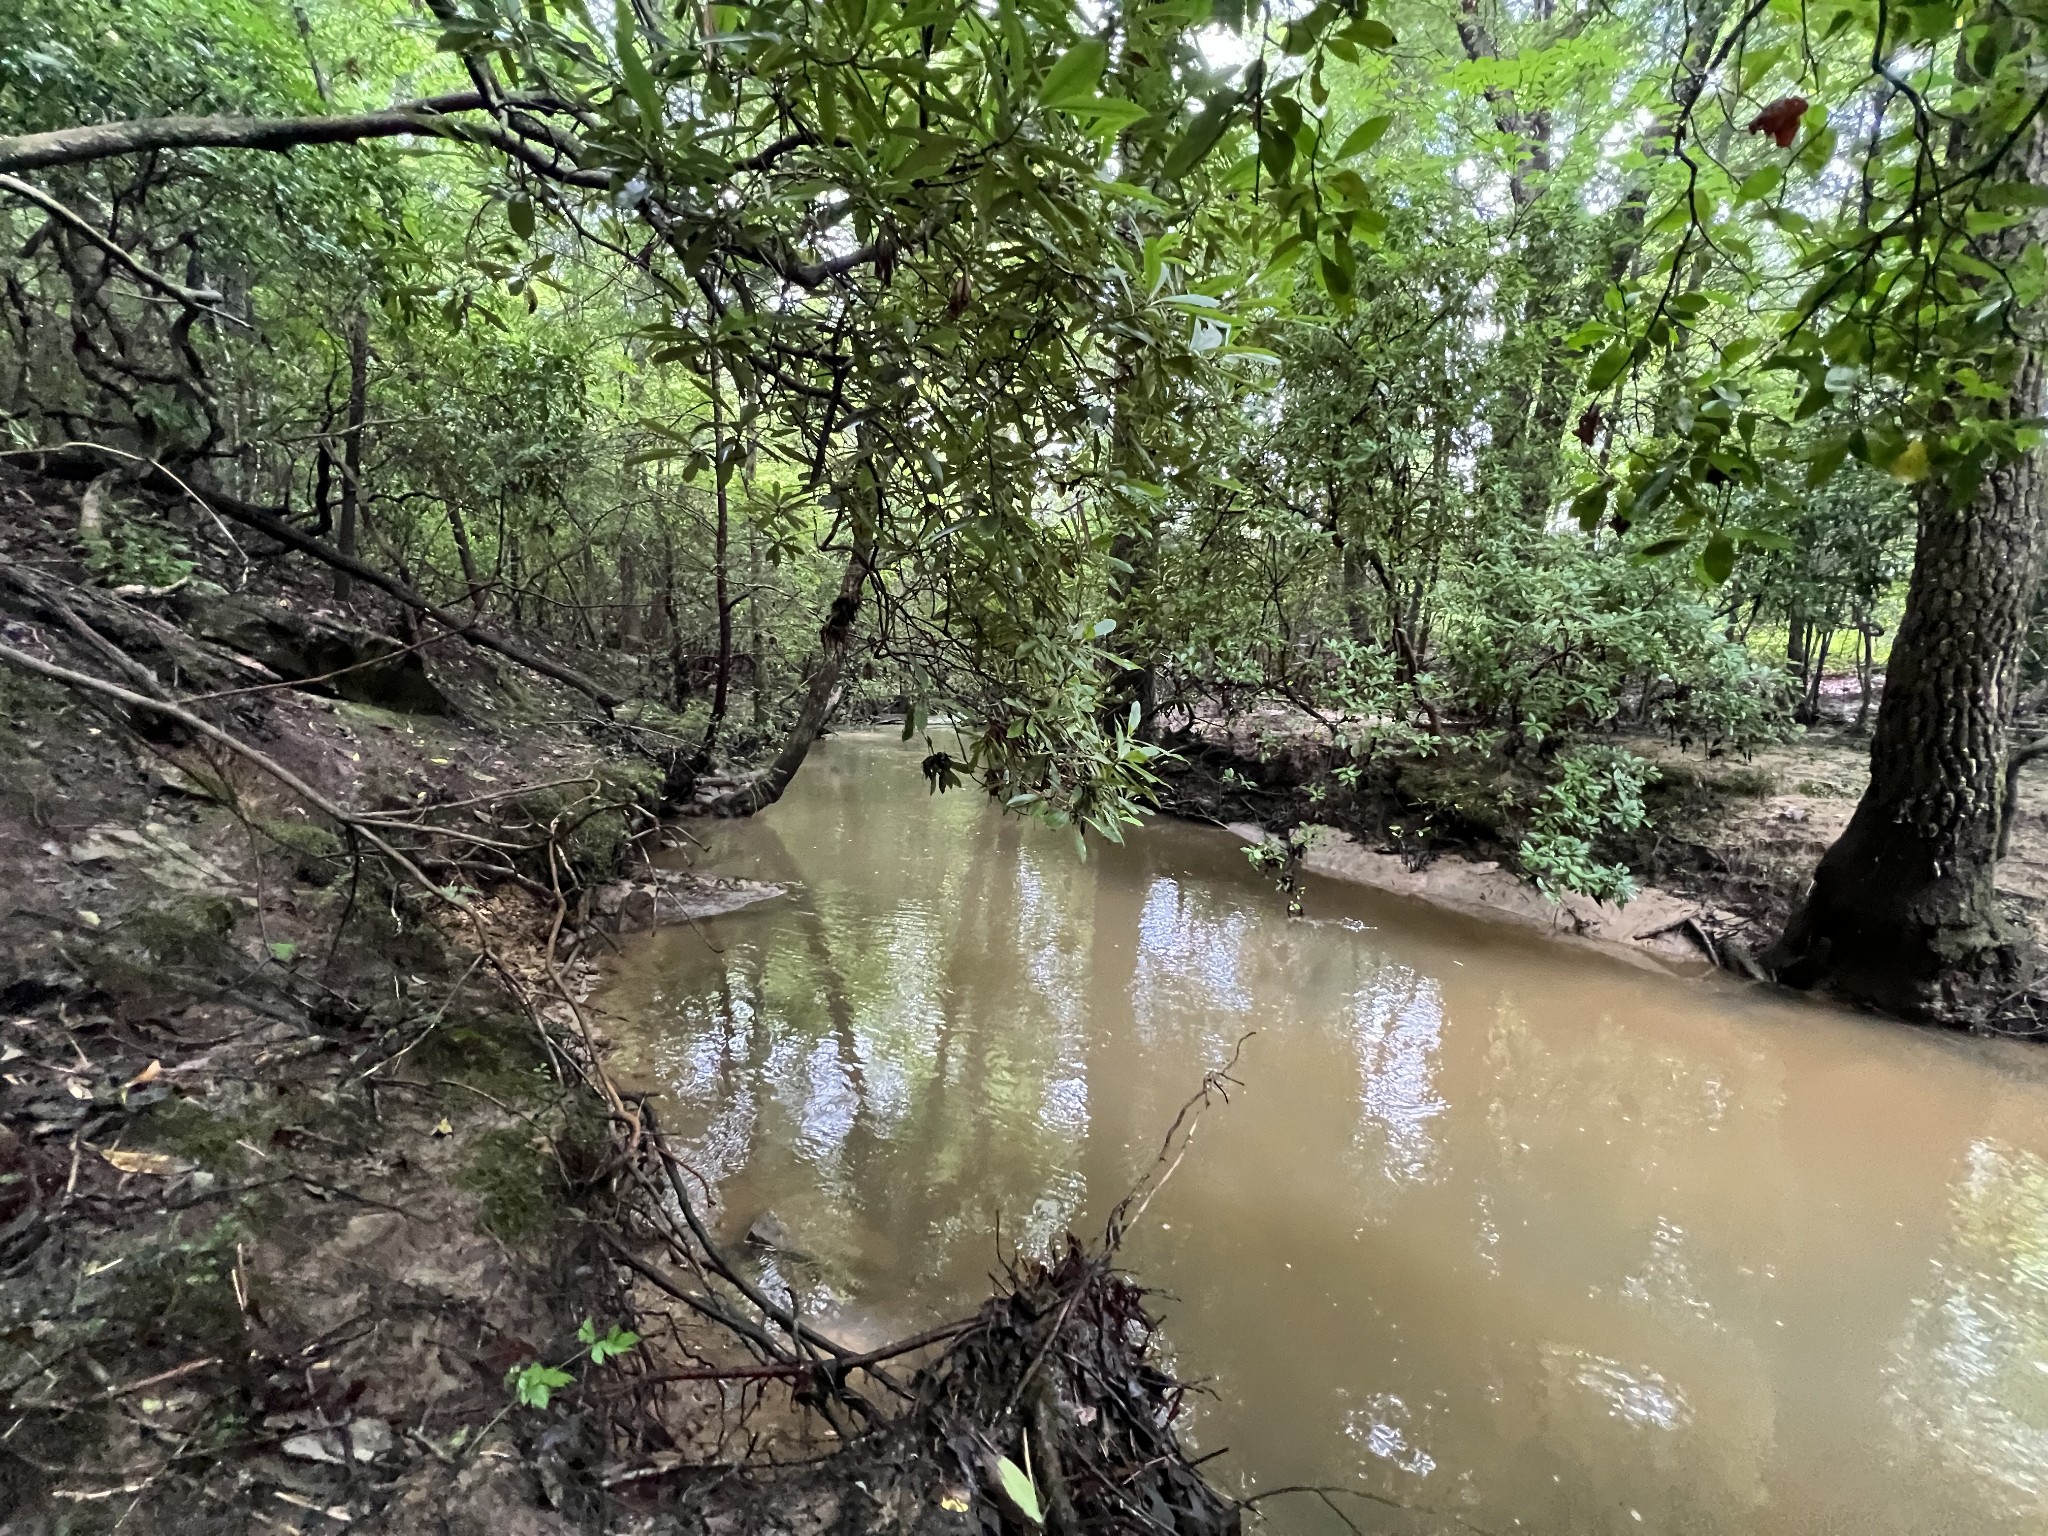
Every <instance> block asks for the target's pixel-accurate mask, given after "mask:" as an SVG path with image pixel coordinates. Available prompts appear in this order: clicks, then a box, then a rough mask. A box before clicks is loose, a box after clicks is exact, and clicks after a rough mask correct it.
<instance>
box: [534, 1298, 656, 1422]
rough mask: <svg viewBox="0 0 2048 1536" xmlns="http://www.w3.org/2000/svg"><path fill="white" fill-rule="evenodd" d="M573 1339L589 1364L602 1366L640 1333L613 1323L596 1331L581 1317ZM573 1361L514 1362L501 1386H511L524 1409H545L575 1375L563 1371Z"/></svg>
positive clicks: (638, 1339) (631, 1346) (630, 1345)
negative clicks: (586, 1357)
mask: <svg viewBox="0 0 2048 1536" xmlns="http://www.w3.org/2000/svg"><path fill="white" fill-rule="evenodd" d="M576 1338H577V1342H579V1343H580V1344H582V1346H583V1350H582V1353H583V1354H585V1355H588V1356H589V1357H590V1363H591V1364H592V1365H603V1364H604V1363H605V1362H606V1361H607V1360H616V1359H617V1358H618V1357H619V1356H620V1355H623V1354H624V1353H626V1351H627V1350H629V1349H632V1348H633V1347H634V1346H635V1345H637V1344H638V1343H639V1342H640V1335H639V1334H637V1333H635V1332H633V1330H632V1329H630V1328H620V1327H617V1326H616V1325H615V1326H613V1327H612V1328H610V1329H608V1330H607V1331H606V1332H605V1333H603V1334H599V1333H598V1331H597V1323H596V1322H595V1321H594V1320H593V1319H591V1318H587V1317H586V1318H585V1319H583V1326H582V1327H580V1328H578V1329H577V1330H576ZM573 1364H575V1358H574V1357H572V1358H571V1359H569V1360H567V1361H565V1362H563V1364H562V1365H559V1366H556V1365H549V1364H547V1363H546V1362H545V1361H541V1360H529V1361H527V1362H526V1363H525V1364H524V1365H515V1366H513V1367H512V1369H511V1370H509V1371H507V1372H506V1373H505V1385H506V1386H508V1387H510V1388H511V1389H512V1395H513V1396H514V1397H516V1398H518V1399H519V1402H520V1403H521V1405H522V1406H524V1407H527V1408H545V1407H547V1405H548V1401H549V1399H550V1398H551V1397H553V1396H554V1394H555V1393H557V1392H559V1391H561V1390H562V1388H564V1387H566V1386H568V1385H569V1384H570V1383H571V1382H573V1381H574V1380H575V1379H576V1378H575V1377H574V1376H573V1375H571V1374H570V1372H569V1371H568V1370H567V1368H566V1367H567V1366H569V1365H573Z"/></svg>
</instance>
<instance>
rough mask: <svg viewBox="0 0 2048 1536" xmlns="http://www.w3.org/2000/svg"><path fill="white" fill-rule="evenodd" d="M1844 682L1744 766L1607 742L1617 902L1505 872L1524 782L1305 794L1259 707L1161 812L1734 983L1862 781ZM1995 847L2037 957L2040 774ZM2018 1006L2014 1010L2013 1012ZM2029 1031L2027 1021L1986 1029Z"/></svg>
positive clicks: (1209, 743) (1319, 754)
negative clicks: (1627, 781)
mask: <svg viewBox="0 0 2048 1536" xmlns="http://www.w3.org/2000/svg"><path fill="white" fill-rule="evenodd" d="M1852 688H1853V680H1845V683H1844V686H1842V687H1837V688H1834V689H1831V690H1830V691H1829V692H1828V693H1827V694H1825V695H1824V708H1823V714H1822V718H1821V719H1820V720H1819V721H1818V722H1817V723H1815V724H1814V725H1812V726H1808V727H1804V728H1800V729H1798V730H1796V731H1795V732H1794V733H1793V734H1791V735H1790V736H1789V737H1788V738H1787V739H1785V740H1783V741H1780V742H1777V743H1773V744H1771V745H1769V746H1765V747H1760V748H1758V749H1756V750H1755V751H1753V752H1750V753H1748V754H1746V755H1734V754H1710V753H1708V752H1705V751H1702V750H1701V749H1699V748H1697V747H1692V748H1684V747H1681V746H1680V745H1679V744H1677V743H1675V742H1671V741H1668V740H1665V739H1663V738H1660V737H1652V736H1621V737H1616V738H1613V743H1614V744H1615V745H1617V746H1622V747H1626V748H1628V749H1630V750H1631V751H1633V752H1635V753H1637V754H1639V755H1640V756H1643V757H1645V758H1648V759H1649V760H1650V761H1652V762H1653V763H1655V764H1656V765H1657V767H1658V770H1659V776H1658V779H1657V781H1656V782H1655V783H1654V784H1653V785H1652V786H1651V787H1650V790H1649V791H1648V792H1647V793H1646V795H1645V801H1646V804H1647V805H1648V807H1649V809H1650V812H1651V821H1650V824H1649V826H1647V827H1646V828H1645V829H1644V830H1643V832H1642V833H1641V834H1639V835H1638V836H1636V837H1634V838H1631V839H1629V840H1628V841H1627V842H1625V843H1623V844H1620V845H1618V846H1616V847H1613V848H1610V849H1606V850H1603V851H1604V852H1606V853H1607V854H1608V855H1610V856H1613V857H1617V858H1620V859H1622V860H1624V861H1625V862H1627V863H1628V864H1629V866H1630V867H1631V869H1633V870H1634V871H1635V873H1636V875H1637V878H1638V881H1639V884H1640V891H1639V894H1638V895H1637V897H1636V898H1635V899H1634V900H1633V901H1631V902H1629V903H1628V904H1627V905H1626V906H1615V905H1613V904H1611V903H1607V902H1600V901H1595V900H1593V899H1591V898H1590V897H1585V896H1578V895H1570V894H1567V895H1564V896H1562V897H1561V898H1558V899H1552V898H1551V897H1549V896H1547V895H1545V894H1544V893H1542V892H1541V891H1538V890H1537V889H1536V888H1535V887H1534V886H1533V885H1532V884H1531V883H1530V882H1529V881H1528V880H1527V879H1525V878H1524V877H1523V876H1522V875H1521V874H1520V873H1518V871H1517V868H1516V865H1515V860H1514V852H1513V843H1512V836H1511V831H1510V828H1511V825H1512V819H1513V816H1514V814H1515V811H1516V809H1517V807H1518V806H1525V805H1526V804H1527V803H1528V800H1529V798H1530V794H1531V790H1532V787H1533V785H1534V783H1535V781H1534V780H1533V779H1532V778H1531V777H1530V776H1529V775H1527V774H1517V773H1515V772H1513V771H1511V770H1503V769H1502V768H1501V767H1500V765H1498V764H1497V763H1491V762H1485V761H1473V760H1467V759H1461V758H1459V757H1458V756H1457V755H1456V754H1449V755H1444V756H1439V757H1437V758H1435V759H1432V760H1429V761H1421V760H1411V761H1407V762H1401V763H1396V764H1394V765H1392V766H1391V767H1390V768H1389V769H1388V771H1386V772H1385V773H1383V774H1382V775H1381V776H1380V779H1379V781H1378V782H1377V783H1372V784H1368V785H1367V786H1365V787H1364V788H1362V789H1361V790H1360V791H1359V792H1358V793H1356V794H1344V793H1341V792H1336V793H1332V792H1331V791H1330V787H1329V785H1328V784H1327V782H1325V784H1324V789H1323V791H1322V792H1320V793H1317V792H1315V791H1313V790H1312V788H1311V786H1313V785H1315V783H1316V782H1317V780H1318V779H1319V778H1322V777H1323V770H1324V768H1325V767H1326V764H1325V761H1324V758H1325V753H1324V750H1323V748H1322V747H1321V746H1320V745H1319V741H1320V739H1321V732H1320V731H1319V729H1318V727H1317V726H1316V724H1315V722H1313V721H1311V720H1308V719H1306V718H1304V717H1302V716H1300V715H1298V714H1296V713H1294V712H1292V711H1289V710H1286V709H1281V708H1270V707H1269V708H1266V709H1262V710H1259V711H1255V712H1250V713H1248V714H1246V715H1244V716H1241V717H1239V718H1237V719H1234V720H1231V721H1228V722H1223V721H1205V722H1202V723H1201V724H1200V725H1199V726H1198V727H1197V728H1196V729H1195V730H1194V731H1192V732H1188V733H1185V734H1183V735H1182V736H1181V737H1179V738H1177V739H1175V740H1174V741H1172V742H1171V743H1170V744H1171V745H1173V746H1174V747H1175V749H1176V751H1177V752H1178V754H1179V758H1180V761H1178V762H1175V763H1172V764H1170V765H1169V769H1168V773H1167V780H1168V785H1169V790H1168V795H1167V804H1168V805H1169V807H1170V808H1172V809H1174V810H1176V811H1178V812H1180V813H1181V814H1185V815H1192V816H1196V817H1199V818H1202V819H1206V820H1213V821H1218V822H1221V823H1223V824H1224V825H1226V826H1228V827H1230V828H1231V829H1232V830H1233V831H1235V832H1236V833H1237V834H1238V835H1239V836H1242V837H1244V838H1246V839H1247V840H1257V839H1259V838H1262V837H1265V836H1267V835H1269V834H1270V833H1271V832H1273V831H1275V830H1278V831H1283V832H1284V831H1286V830H1289V829H1291V828H1293V827H1296V826H1308V827H1312V828H1314V829H1315V830H1314V832H1313V833H1312V835H1311V839H1310V842H1309V845H1308V849H1307V851H1306V853H1305V854H1304V855H1303V857H1302V860H1301V868H1302V871H1303V872H1304V873H1305V874H1306V875H1308V876H1309V877H1311V878H1315V877H1321V878H1324V879H1338V880H1346V881H1352V882H1355V883H1359V884H1363V885H1369V886H1372V887H1375V888H1377V889H1380V890H1385V891H1389V892H1392V893H1395V894H1398V895H1402V896H1406V897H1410V898H1412V899H1416V900H1420V901H1425V902H1428V903H1431V904H1433V905H1438V906H1443V907H1447V908H1452V909H1455V910H1461V911H1466V912H1473V913H1479V914H1482V915H1486V916H1490V917H1496V918H1500V919H1503V920H1506V921H1509V922H1513V923H1517V924H1519V925H1522V926H1527V927H1532V928H1536V929H1540V930H1542V931H1544V932H1546V933H1548V934H1550V935H1552V936H1554V937H1557V938H1560V939H1563V940H1567V941H1570V942H1575V943H1582V944H1587V945H1591V946H1593V947H1596V948H1599V949H1602V950H1604V951H1606V952H1608V953H1610V954H1614V955H1618V956H1620V957H1622V958H1625V959H1631V960H1636V961H1639V962H1641V963H1646V964H1655V965H1658V966H1661V967H1664V968H1668V969H1674V970H1678V971H1681V972H1697V971H1704V970H1706V969H1708V968H1710V967H1714V966H1723V967H1726V968H1729V969H1732V970H1736V971H1738V972H1746V971H1748V970H1749V969H1750V968H1751V966H1752V965H1753V963H1754V960H1755V957H1756V956H1757V955H1759V954H1761V953H1762V952H1763V951H1764V950H1765V949H1766V948H1768V946H1769V945H1770V943H1771V942H1772V941H1773V939H1775V937H1776V936H1777V934H1778V933H1779V931H1780V930H1781V929H1782V928H1783V926H1784V923H1785V921H1786V920H1787V918H1788V917H1789V916H1790V915H1791V912H1792V910H1793V908H1794V906H1795V905H1796V904H1797V903H1798V901H1799V899H1800V898H1801V897H1802V896H1803V894H1804V893H1805V889H1806V885H1807V882H1808V881H1809V880H1810V879H1811V878H1812V874H1813V870H1814V867H1815V865H1816V864H1818V863H1819V861H1820V857H1821V855H1822V854H1823V853H1825V852H1826V851H1827V848H1828V847H1829V845H1830V844H1831V843H1833V841H1834V840H1835V838H1836V837H1837V836H1839V835H1840V833H1841V831H1842V829H1843V828H1844V827H1845V826H1846V825H1847V824H1848V821H1849V817H1850V815H1851V814H1852V813H1853V812H1854V811H1855V808H1856V803H1857V801H1858V799H1859V798H1860V797H1861V795H1862V793H1863V787H1864V785H1865V783H1866V782H1867V781H1868V778H1869V773H1870V744H1869V737H1868V735H1867V734H1865V733H1864V732H1861V731H1858V730H1856V729H1855V728H1854V718H1855V714H1856V709H1855V704H1856V700H1855V698H1854V695H1853V692H1852V691H1851V689H1852ZM2018 793H2019V806H2018V809H2017V814H2016V818H2015V820H2014V824H2013V833H2012V844H2011V851H2010V853H2009V855H2008V857H2007V858H2006V859H2004V860H2003V861H2001V863H2000V865H1999V870H1998V890H1999V894H2000V896H2001V898H2002V900H2003V902H2004V904H2005V908H2006V911H2007V913H2008V915H2009V916H2010V917H2011V918H2012V919H2013V920H2014V921H2015V922H2016V923H2018V924H2020V925H2021V926H2022V928H2023V930H2024V931H2025V932H2026V933H2027V934H2028V935H2030V936H2031V939H2032V941H2033V943H2034V946H2035V948H2036V950H2037V952H2039V953H2041V954H2044V955H2048V771H2039V770H2037V771H2033V772H2024V773H2022V775H2021V777H2020V781H2019V789H2018ZM2021 1001H2023V1000H2015V1002H2016V1004H2017V1003H2019V1002H2021ZM1987 1022H1988V1023H1989V1024H1990V1025H1991V1026H1992V1027H1996V1028H1998V1029H1999V1031H2000V1032H2019V1033H2033V1032H2034V1025H2033V1022H2032V1018H2031V1013H2030V1012H2029V1011H2028V1010H2026V1009H2016V1012H2015V1016H2014V1017H2013V1018H2012V1019H2008V1020H2004V1021H2002V1022H2000V1021H1987Z"/></svg>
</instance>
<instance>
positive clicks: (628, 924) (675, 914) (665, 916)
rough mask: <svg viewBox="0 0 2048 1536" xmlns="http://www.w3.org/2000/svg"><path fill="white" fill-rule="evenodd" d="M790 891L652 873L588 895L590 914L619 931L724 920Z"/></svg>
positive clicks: (755, 883) (669, 872)
mask: <svg viewBox="0 0 2048 1536" xmlns="http://www.w3.org/2000/svg"><path fill="white" fill-rule="evenodd" d="M787 890H788V887H786V886H781V885H775V884H773V883H771V882H769V881H766V880H733V879H723V878H713V877H710V876H705V875H692V874H684V873H679V872H677V871H673V870H656V871H655V872H654V874H653V877H652V878H651V879H646V880H614V881H612V882H611V883H609V884H607V885H601V886H599V887H598V888H597V889H596V890H595V891H594V892H592V894H591V900H590V910H591V914H592V915H593V916H594V917H595V918H596V919H597V920H598V921H600V922H601V923H603V924H604V925H605V926H606V927H608V928H612V929H615V930H621V931H631V930H633V929H648V928H658V927H660V926H662V925H663V924H665V923H694V922H699V921H702V920H703V919H704V918H707V917H723V916H724V915H725V914H726V913H728V912H737V911H739V910H740V908H742V907H750V906H752V905H754V903H756V902H760V901H772V900H773V899H774V898H775V897H777V896H781V895H784V894H786V893H787Z"/></svg>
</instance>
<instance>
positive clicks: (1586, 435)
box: [1572, 401, 1600, 448]
mask: <svg viewBox="0 0 2048 1536" xmlns="http://www.w3.org/2000/svg"><path fill="white" fill-rule="evenodd" d="M1599 435H1600V405H1599V402H1598V401H1595V402H1594V403H1593V404H1592V405H1589V406H1587V407H1586V414H1585V415H1583V416H1581V417H1580V418H1579V424H1578V426H1576V427H1575V428H1573V429H1572V436H1574V437H1576V438H1577V439H1578V440H1579V441H1580V442H1582V443H1584V444H1585V445H1586V446H1587V447H1588V448H1590V447H1592V446H1593V439H1594V438H1596V437H1598V436H1599Z"/></svg>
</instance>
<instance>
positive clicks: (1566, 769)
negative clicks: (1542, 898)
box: [1517, 746, 1657, 906]
mask: <svg viewBox="0 0 2048 1536" xmlns="http://www.w3.org/2000/svg"><path fill="white" fill-rule="evenodd" d="M1556 767H1557V777H1556V779H1555V780H1554V781H1553V782H1552V783H1551V785H1550V786H1549V788H1548V789H1546V790H1545V791H1544V793H1543V796H1542V798H1541V799H1540V800H1538V801H1537V804H1536V808H1535V811H1534V813H1533V814H1532V815H1531V816H1530V818H1529V826H1528V830H1527V831H1526V832H1525V833H1524V834H1523V836H1522V840H1521V846H1520V848H1519V849H1518V850H1517V856H1518V857H1519V858H1520V860H1521V864H1522V868H1523V869H1524V870H1526V871H1527V872H1528V873H1529V875H1530V876H1531V877H1532V878H1533V879H1534V880H1535V882H1536V884H1537V887H1538V888H1539V889H1540V890H1542V891H1543V893H1544V894H1545V895H1546V896H1549V897H1550V898H1551V899H1552V900H1553V901H1554V900H1556V899H1558V897H1560V896H1561V895H1562V894H1563V893H1564V892H1566V891H1576V892H1578V893H1579V894H1581V895H1585V896H1592V897H1596V898H1597V899H1599V900H1601V901H1611V902H1613V903H1614V904H1615V905H1616V906H1626V905H1627V904H1628V903H1629V902H1631V901H1633V900H1635V897H1636V882H1635V877H1634V875H1632V874H1631V873H1630V872H1629V868H1628V866H1627V865H1626V864H1622V863H1618V862H1612V861H1603V860H1602V859H1601V858H1600V857H1599V855H1598V853H1597V852H1596V850H1597V849H1598V848H1599V846H1600V845H1601V844H1602V842H1603V841H1606V840H1608V839H1611V838H1613V837H1616V836H1618V835H1621V834H1624V833H1629V832H1635V831H1639V830H1640V829H1641V828H1642V827H1643V825H1644V824H1645V823H1646V822H1647V821H1648V820H1649V812H1648V810H1647V809H1646V808H1645V807H1644V805H1643V791H1644V790H1645V789H1646V788H1648V787H1649V785H1650V784H1651V783H1652V782H1653V781H1654V780H1655V778H1656V776H1657V769H1656V767H1655V765H1653V764H1651V763H1649V762H1646V761H1645V760H1644V759H1642V758H1640V757H1637V756H1636V755H1635V754H1634V753H1633V752H1625V751H1622V750H1621V749H1620V748H1618V747H1600V746H1589V747H1579V748H1575V749H1574V750H1572V751H1570V752H1567V753H1565V754H1563V755H1562V756H1560V757H1559V758H1558V759H1557V763H1556Z"/></svg>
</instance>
